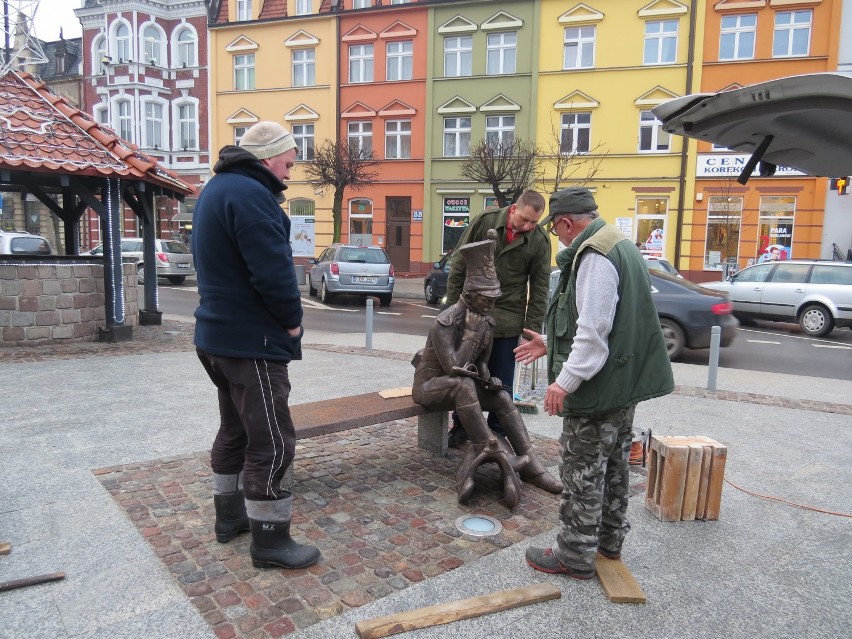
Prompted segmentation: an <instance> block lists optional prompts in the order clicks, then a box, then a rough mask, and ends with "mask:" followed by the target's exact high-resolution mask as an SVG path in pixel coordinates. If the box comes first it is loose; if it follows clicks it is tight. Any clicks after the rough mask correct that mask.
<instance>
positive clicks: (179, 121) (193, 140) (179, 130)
mask: <svg viewBox="0 0 852 639" xmlns="http://www.w3.org/2000/svg"><path fill="white" fill-rule="evenodd" d="M198 106H199V105H198V100H197V99H196V98H186V99H184V100H181V101H180V102H175V103H174V104H173V109H174V113H173V114H172V122H174V123H175V125H174V127H173V131H174V142H173V144H174V148H175V149H176V150H180V151H183V150H186V151H197V150H198V149H199V139H198V135H199V126H198ZM188 107H189V108H192V110H193V111H192V114H191V116H192V117H189V118H188V117H186V116H187V114H186V113H184V111H183V110H184V109H186V108H188ZM186 135H188V136H189V137H188V138H186V137H185V136H186ZM186 142H189V144H186Z"/></svg>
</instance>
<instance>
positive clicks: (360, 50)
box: [349, 44, 374, 84]
mask: <svg viewBox="0 0 852 639" xmlns="http://www.w3.org/2000/svg"><path fill="white" fill-rule="evenodd" d="M373 51H374V48H373V45H372V44H350V45H349V83H350V84H364V83H367V82H372V81H373Z"/></svg>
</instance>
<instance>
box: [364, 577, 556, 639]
mask: <svg viewBox="0 0 852 639" xmlns="http://www.w3.org/2000/svg"><path fill="white" fill-rule="evenodd" d="M561 596H562V593H561V592H560V590H559V588H557V587H556V586H554V585H553V584H549V583H540V584H535V585H534V586H527V587H525V588H516V589H515V590H503V591H500V592H495V593H491V594H488V595H480V596H478V597H472V598H471V599H459V600H456V601H451V602H449V603H445V604H438V605H435V606H427V607H425V608H417V609H415V610H409V611H408V612H400V613H397V614H395V615H388V616H386V617H377V618H375V619H367V620H364V621H359V622H358V623H356V624H355V630H356V631H357V632H358V636H359V637H361V639H379V637H387V636H390V635H395V634H397V633H399V632H408V631H409V630H417V629H418V628H429V627H431V626H439V625H441V624H445V623H451V622H453V621H459V620H461V619H471V618H473V617H481V616H482V615H487V614H490V613H492V612H500V611H501V610H511V609H512V608H519V607H521V606H528V605H529V604H534V603H539V602H541V601H549V600H551V599H559V597H561Z"/></svg>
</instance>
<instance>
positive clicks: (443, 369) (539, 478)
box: [412, 234, 562, 508]
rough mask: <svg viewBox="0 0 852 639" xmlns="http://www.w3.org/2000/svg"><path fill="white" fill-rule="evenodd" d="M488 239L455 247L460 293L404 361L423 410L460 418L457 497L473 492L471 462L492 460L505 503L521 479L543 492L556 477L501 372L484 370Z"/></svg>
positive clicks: (488, 337) (490, 298)
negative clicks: (462, 447)
mask: <svg viewBox="0 0 852 639" xmlns="http://www.w3.org/2000/svg"><path fill="white" fill-rule="evenodd" d="M495 236H496V234H495ZM489 237H490V235H489ZM495 245H496V242H495V241H494V239H488V240H485V241H483V242H474V243H471V244H467V245H465V246H462V247H461V248H459V249H458V253H459V255H461V257H462V259H464V261H465V265H466V267H467V277H466V279H465V283H464V288H463V291H462V295H461V297H460V299H459V301H458V302H457V303H455V304H453V305H452V306H450V307H449V308H447V309H445V310H444V311H442V312H441V313H440V314H439V315H438V317H437V318H436V320H435V322H434V323H433V324H432V327H431V329H430V330H429V336H428V337H427V339H426V347H425V348H424V349H422V350H420V351H418V353H417V355H416V356H415V358H414V360H413V361H412V363H413V364H414V366H415V372H414V383H413V385H412V397H413V398H414V401H416V402H417V403H419V404H423V405H424V406H425V407H427V408H428V409H429V410H435V411H438V410H453V409H455V411H456V412H457V413H458V415H459V416H460V418H461V421H462V423H463V424H464V428H465V430H466V431H467V435H468V438H469V439H470V445H469V446H468V448H467V450H466V452H465V457H464V460H463V461H462V463H461V465H460V466H459V469H458V471H457V473H456V489H457V491H458V496H459V502H460V503H464V502H465V501H467V500H468V499H469V498H470V496H471V495H472V494H473V489H474V475H475V474H476V469H477V468H479V466H481V465H482V464H484V463H488V462H493V463H496V464H497V465H498V467H499V468H500V471H501V473H502V475H503V482H504V494H505V503H506V505H507V506H508V507H509V508H513V507H514V506H515V505H516V504H517V503H518V501H519V500H520V498H521V480H524V481H526V482H529V483H531V484H533V485H534V486H538V487H539V488H542V489H544V490H546V491H548V492H551V493H560V492H562V482H561V481H559V480H558V479H556V478H555V477H553V476H552V475H551V474H550V473H549V472H548V471H547V469H546V468H545V467H544V465H542V463H541V462H540V461H539V459H538V457H537V456H536V453H535V450H534V449H533V447H532V443H531V442H530V438H529V433H527V428H526V425H525V424H524V421H523V419H522V418H521V414H520V411H518V409H517V407H516V406H515V404H514V402H513V401H512V397H511V395H510V394H509V393H508V392H507V391H506V390H505V389H504V388H503V385H502V383H501V380H500V379H499V378H497V377H491V374H490V372H489V370H488V364H487V362H488V358H489V357H490V355H491V342H492V338H493V333H494V319H493V317H492V316H491V312H492V310H493V308H494V302H495V301H496V300H497V298H498V297H499V296H500V283H499V282H498V281H497V271H496V269H495V266H494V248H495ZM483 410H487V411H491V412H492V413H493V414H494V415H496V416H497V418H498V419H499V420H500V424H501V425H502V426H503V428H504V429H505V431H506V439H508V440H509V441H508V443H507V442H506V439H504V438H503V437H502V436H500V435H497V434H495V433H494V432H492V431H491V430H490V429H489V428H488V424H487V422H486V419H485V415H483V412H482V411H483ZM509 444H511V447H510V446H509Z"/></svg>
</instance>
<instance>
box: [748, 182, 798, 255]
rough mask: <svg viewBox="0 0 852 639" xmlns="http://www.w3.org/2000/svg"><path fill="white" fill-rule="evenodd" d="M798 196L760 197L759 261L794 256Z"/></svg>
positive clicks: (757, 253)
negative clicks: (794, 228) (794, 225)
mask: <svg viewBox="0 0 852 639" xmlns="http://www.w3.org/2000/svg"><path fill="white" fill-rule="evenodd" d="M795 213H796V198H795V196H792V195H780V196H771V195H767V196H764V197H761V198H760V218H759V220H758V236H757V251H756V253H755V259H756V260H757V261H758V262H774V261H780V260H790V259H792V258H793V222H794V218H795Z"/></svg>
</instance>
